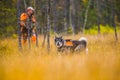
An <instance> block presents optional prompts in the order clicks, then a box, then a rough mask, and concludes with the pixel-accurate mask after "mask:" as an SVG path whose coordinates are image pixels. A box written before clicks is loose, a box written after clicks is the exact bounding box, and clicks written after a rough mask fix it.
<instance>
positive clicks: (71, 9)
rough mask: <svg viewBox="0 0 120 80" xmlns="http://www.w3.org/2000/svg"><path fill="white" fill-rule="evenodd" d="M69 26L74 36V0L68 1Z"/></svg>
mask: <svg viewBox="0 0 120 80" xmlns="http://www.w3.org/2000/svg"><path fill="white" fill-rule="evenodd" d="M70 24H71V27H72V31H73V36H74V35H75V5H74V0H70Z"/></svg>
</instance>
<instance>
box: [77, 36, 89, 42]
mask: <svg viewBox="0 0 120 80" xmlns="http://www.w3.org/2000/svg"><path fill="white" fill-rule="evenodd" d="M79 41H84V42H86V43H87V38H86V37H81V38H80V39H79Z"/></svg>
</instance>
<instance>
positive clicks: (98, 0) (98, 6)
mask: <svg viewBox="0 0 120 80" xmlns="http://www.w3.org/2000/svg"><path fill="white" fill-rule="evenodd" d="M100 3H101V0H97V15H98V16H97V20H98V23H97V25H98V34H100Z"/></svg>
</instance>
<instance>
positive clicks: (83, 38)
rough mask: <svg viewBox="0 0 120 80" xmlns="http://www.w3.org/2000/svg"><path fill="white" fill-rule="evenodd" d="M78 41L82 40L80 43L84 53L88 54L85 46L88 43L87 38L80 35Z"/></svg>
mask: <svg viewBox="0 0 120 80" xmlns="http://www.w3.org/2000/svg"><path fill="white" fill-rule="evenodd" d="M79 41H81V42H82V45H83V46H84V48H85V50H86V54H88V48H87V44H88V40H87V38H86V37H81V38H80V39H79Z"/></svg>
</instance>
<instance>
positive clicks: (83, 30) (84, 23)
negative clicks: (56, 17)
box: [82, 0, 91, 33]
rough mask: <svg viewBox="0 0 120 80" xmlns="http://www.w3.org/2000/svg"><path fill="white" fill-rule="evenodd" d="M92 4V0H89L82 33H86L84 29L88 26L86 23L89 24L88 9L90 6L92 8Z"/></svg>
mask: <svg viewBox="0 0 120 80" xmlns="http://www.w3.org/2000/svg"><path fill="white" fill-rule="evenodd" d="M90 4H91V0H89V2H88V6H87V9H86V12H85V19H84V24H83V30H82V33H84V30H85V27H86V24H87V17H88V10H89V8H90Z"/></svg>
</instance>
